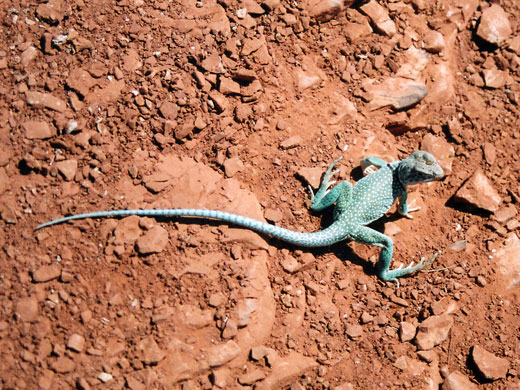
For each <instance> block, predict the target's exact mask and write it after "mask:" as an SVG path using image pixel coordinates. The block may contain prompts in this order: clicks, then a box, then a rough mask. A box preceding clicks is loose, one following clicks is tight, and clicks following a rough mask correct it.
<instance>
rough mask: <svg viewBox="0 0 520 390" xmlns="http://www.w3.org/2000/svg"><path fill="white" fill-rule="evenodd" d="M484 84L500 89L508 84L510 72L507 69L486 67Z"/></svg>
mask: <svg viewBox="0 0 520 390" xmlns="http://www.w3.org/2000/svg"><path fill="white" fill-rule="evenodd" d="M482 73H483V76H484V85H485V86H486V87H488V88H492V89H498V88H502V87H504V85H506V81H507V77H508V73H507V71H503V70H498V69H484V71H483V72H482Z"/></svg>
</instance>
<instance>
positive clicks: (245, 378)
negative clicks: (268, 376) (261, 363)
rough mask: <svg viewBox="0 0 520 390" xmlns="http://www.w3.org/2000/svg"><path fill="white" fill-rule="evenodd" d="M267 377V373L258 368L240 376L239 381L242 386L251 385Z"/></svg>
mask: <svg viewBox="0 0 520 390" xmlns="http://www.w3.org/2000/svg"><path fill="white" fill-rule="evenodd" d="M264 378H265V374H264V372H263V371H262V370H260V369H256V370H253V371H251V372H248V373H246V374H243V375H241V376H239V377H238V383H240V384H241V385H242V386H251V385H253V384H254V383H255V382H258V381H261V380H262V379H264Z"/></svg>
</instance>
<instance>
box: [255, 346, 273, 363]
mask: <svg viewBox="0 0 520 390" xmlns="http://www.w3.org/2000/svg"><path fill="white" fill-rule="evenodd" d="M273 351H274V350H273V349H271V348H269V347H266V346H263V345H261V346H259V347H253V348H251V359H253V360H254V361H256V362H257V361H259V360H260V359H263V358H264V357H266V356H267V355H269V354H270V353H272V352H273Z"/></svg>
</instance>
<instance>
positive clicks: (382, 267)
mask: <svg viewBox="0 0 520 390" xmlns="http://www.w3.org/2000/svg"><path fill="white" fill-rule="evenodd" d="M350 237H351V238H352V239H353V240H354V241H356V242H361V243H364V244H368V245H375V246H379V247H381V248H382V249H381V253H380V255H379V261H378V262H377V276H378V277H379V278H380V279H381V280H384V281H390V280H396V279H397V278H400V277H401V276H405V275H408V274H411V273H412V272H415V271H418V270H420V269H421V268H424V267H426V266H427V265H429V264H431V263H432V262H433V260H435V258H436V257H437V254H434V255H433V256H432V258H431V259H430V260H429V261H423V260H421V261H420V262H419V263H418V264H416V265H414V263H413V261H412V262H411V263H410V265H409V266H408V267H404V268H403V266H402V265H401V266H400V267H399V268H396V269H393V270H391V269H390V263H391V261H392V255H393V252H394V242H393V241H392V239H391V238H390V237H388V236H386V235H384V234H383V233H380V232H378V231H376V230H374V229H371V228H369V227H366V226H359V227H358V228H356V229H353V230H352V232H351V233H350Z"/></svg>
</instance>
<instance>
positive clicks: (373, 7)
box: [359, 0, 397, 38]
mask: <svg viewBox="0 0 520 390" xmlns="http://www.w3.org/2000/svg"><path fill="white" fill-rule="evenodd" d="M359 9H360V10H361V12H363V13H364V14H365V15H367V16H368V17H369V18H370V21H371V22H372V24H374V25H375V27H376V30H377V31H379V32H381V33H383V34H384V35H386V36H387V37H389V38H391V37H393V36H394V35H395V34H396V32H397V29H396V27H395V23H394V22H393V20H392V19H390V16H389V15H388V12H386V10H385V9H384V8H383V7H382V6H381V5H379V3H378V2H377V1H375V0H372V1H370V2H369V3H367V4H364V5H362V6H361V7H360V8H359Z"/></svg>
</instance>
